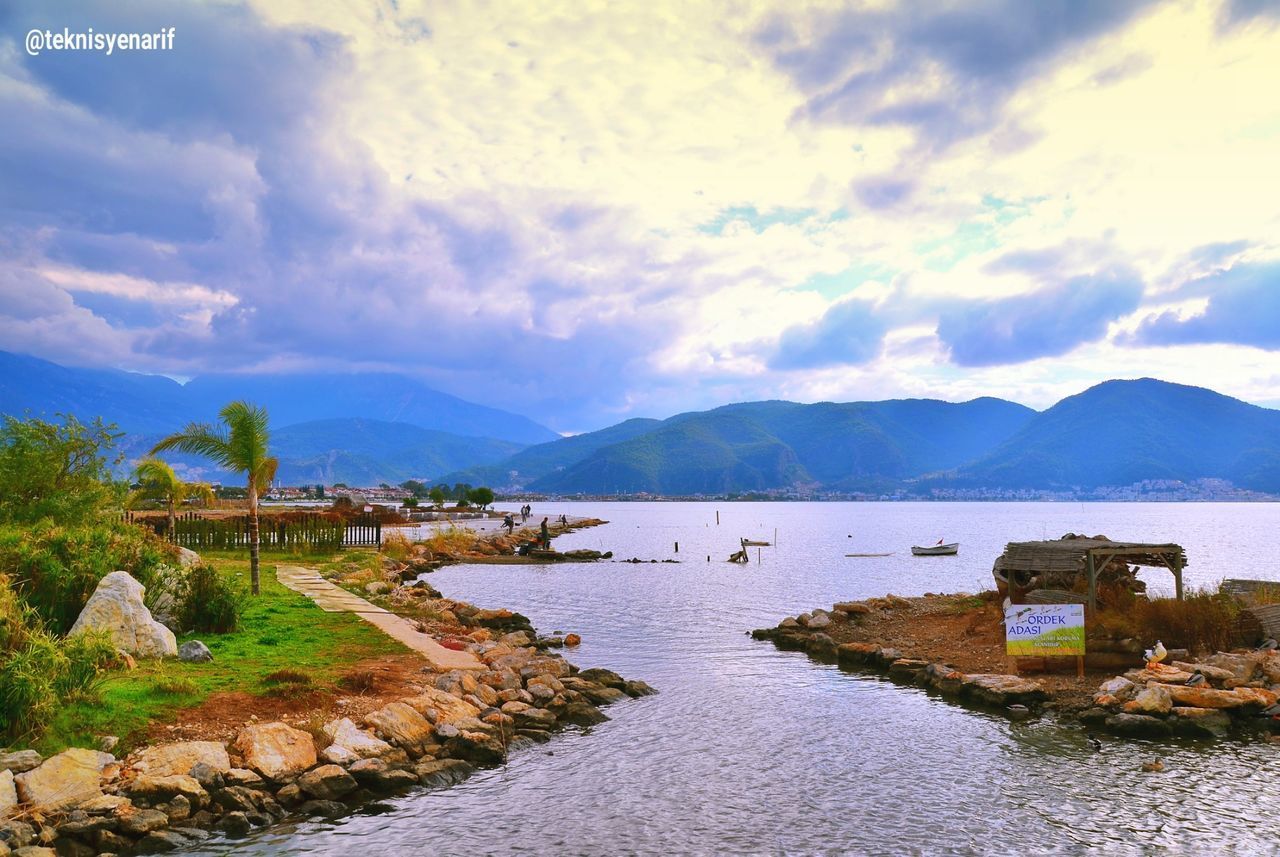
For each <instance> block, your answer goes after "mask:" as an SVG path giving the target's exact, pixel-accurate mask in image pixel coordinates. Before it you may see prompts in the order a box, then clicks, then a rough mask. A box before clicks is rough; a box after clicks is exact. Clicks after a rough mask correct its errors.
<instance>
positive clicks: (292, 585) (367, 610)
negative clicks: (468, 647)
mask: <svg viewBox="0 0 1280 857" xmlns="http://www.w3.org/2000/svg"><path fill="white" fill-rule="evenodd" d="M276 579H277V580H279V581H280V582H281V583H282V584H284V585H285V586H287V587H288V588H289V589H292V590H293V591H294V592H298V593H301V594H302V595H305V596H307V597H308V598H310V599H311V600H312V601H314V602H315V603H316V606H318V607H319V608H320V609H321V610H323V611H324V612H326V613H354V614H356V615H357V616H359V617H360V618H361V619H363V620H364V621H366V622H368V623H369V624H370V625H373V626H375V627H376V628H378V629H379V630H380V631H382V632H383V633H384V634H386V635H387V636H388V637H393V638H395V639H396V640H399V641H400V642H402V643H404V644H405V645H406V646H408V647H409V648H411V649H413V650H414V651H415V652H418V653H420V654H421V655H422V656H423V657H425V658H426V659H427V661H428V662H429V663H430V664H431V666H432V667H433V668H434V669H437V670H442V671H448V670H482V669H485V665H484V664H483V663H481V662H480V659H479V658H477V657H476V656H475V655H473V654H471V653H470V652H458V651H454V650H453V649H446V648H445V647H444V646H442V645H440V644H439V643H437V642H436V641H435V639H434V638H433V637H432V636H431V635H430V634H424V633H422V632H421V631H419V630H418V629H417V625H416V623H415V622H413V621H412V620H410V619H406V618H404V617H403V616H397V615H396V614H395V613H392V612H390V611H389V610H383V609H382V608H381V607H379V606H377V605H376V604H370V603H369V602H368V601H365V600H364V599H363V598H361V597H360V596H359V595H353V594H351V593H350V592H348V591H347V590H345V589H343V588H342V587H340V586H336V585H335V584H333V583H330V582H329V581H327V580H325V579H324V578H323V577H321V576H320V572H318V571H316V570H315V569H314V568H304V567H302V566H300V565H277V566H276Z"/></svg>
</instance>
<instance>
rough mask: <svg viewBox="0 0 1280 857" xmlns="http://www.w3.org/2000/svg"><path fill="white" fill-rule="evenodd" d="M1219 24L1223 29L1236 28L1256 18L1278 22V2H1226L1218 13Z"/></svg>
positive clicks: (1235, 0) (1279, 13)
mask: <svg viewBox="0 0 1280 857" xmlns="http://www.w3.org/2000/svg"><path fill="white" fill-rule="evenodd" d="M1219 15H1220V16H1219V24H1220V26H1221V27H1223V28H1224V29H1226V28H1231V27H1238V26H1241V25H1243V24H1248V23H1249V22H1251V21H1253V20H1255V19H1257V18H1266V19H1269V20H1270V22H1271V23H1275V22H1277V21H1280V0H1226V2H1224V3H1223V4H1222V11H1221V12H1220V13H1219Z"/></svg>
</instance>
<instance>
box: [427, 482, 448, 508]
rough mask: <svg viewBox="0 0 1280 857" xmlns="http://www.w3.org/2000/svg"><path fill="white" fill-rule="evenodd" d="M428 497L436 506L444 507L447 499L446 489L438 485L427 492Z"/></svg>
mask: <svg viewBox="0 0 1280 857" xmlns="http://www.w3.org/2000/svg"><path fill="white" fill-rule="evenodd" d="M427 496H428V497H430V498H431V502H432V504H434V505H436V506H443V505H444V499H445V497H444V489H443V488H441V487H440V486H439V485H437V486H436V487H434V488H432V489H431V490H430V491H429V492H427Z"/></svg>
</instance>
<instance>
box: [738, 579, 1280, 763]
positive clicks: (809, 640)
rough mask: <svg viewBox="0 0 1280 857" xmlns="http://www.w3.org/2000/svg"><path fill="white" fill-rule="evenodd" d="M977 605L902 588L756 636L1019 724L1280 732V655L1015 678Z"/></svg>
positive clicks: (1202, 733)
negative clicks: (1044, 721)
mask: <svg viewBox="0 0 1280 857" xmlns="http://www.w3.org/2000/svg"><path fill="white" fill-rule="evenodd" d="M973 600H974V596H927V597H924V598H899V597H897V596H893V595H890V596H886V597H884V598H875V599H869V600H867V601H852V602H843V603H839V604H835V605H833V606H832V607H831V608H830V609H825V608H819V609H815V610H813V611H811V612H807V613H802V614H800V615H798V616H793V617H788V618H786V619H783V620H782V622H780V623H779V624H778V626H777V627H774V628H761V629H757V630H755V631H752V632H751V635H752V637H754V638H755V639H757V640H768V641H771V642H773V643H774V645H776V646H777V647H778V648H780V649H784V650H789V651H803V652H805V653H807V654H808V655H809V656H810V657H811V658H813V659H814V660H817V661H820V662H824V663H834V664H838V665H839V666H840V667H841V668H844V669H850V670H859V671H871V672H875V673H878V674H881V675H885V676H887V677H888V678H889V679H890V680H893V681H897V682H900V683H903V684H910V685H914V686H917V687H922V688H925V689H928V690H930V691H933V692H937V693H939V694H941V695H942V696H943V697H945V698H947V699H949V700H952V701H954V702H957V703H961V704H965V705H970V706H975V707H981V708H985V709H989V710H994V711H999V712H1001V713H1003V714H1004V715H1006V716H1008V717H1010V718H1011V719H1014V720H1026V719H1029V718H1032V717H1037V716H1041V715H1045V714H1054V715H1056V716H1058V717H1060V718H1062V719H1064V720H1070V721H1073V722H1080V723H1082V724H1084V725H1086V726H1087V727H1089V728H1091V729H1099V730H1104V731H1107V732H1110V733H1113V734H1115V735H1118V736H1122V737H1128V738H1146V739H1167V738H1175V737H1186V738H1222V737H1227V736H1233V737H1243V738H1248V737H1254V736H1257V737H1263V736H1266V737H1270V736H1272V735H1273V733H1280V704H1277V702H1278V700H1280V652H1277V651H1274V650H1268V649H1261V650H1238V651H1233V652H1217V653H1214V654H1212V655H1206V656H1204V657H1201V658H1198V659H1192V658H1191V657H1190V655H1188V654H1187V653H1186V652H1185V651H1176V652H1171V653H1170V655H1169V660H1170V661H1171V663H1169V664H1167V665H1166V664H1144V663H1143V661H1142V658H1141V656H1140V655H1139V654H1130V655H1129V656H1128V657H1129V663H1130V664H1131V665H1132V668H1131V669H1129V670H1127V671H1126V672H1125V673H1124V674H1123V675H1119V676H1113V677H1105V676H1099V675H1097V674H1094V675H1092V676H1086V677H1085V678H1083V679H1080V678H1077V677H1076V676H1075V675H1074V674H1070V675H1043V676H1037V677H1036V678H1031V677H1028V676H1026V675H1013V674H1009V673H1008V672H1007V670H1006V671H1004V672H1000V671H996V670H991V669H983V667H989V666H990V665H995V664H999V663H1001V662H1002V661H1003V662H1006V663H1007V661H1004V659H1003V658H1002V657H1001V648H1000V647H1002V645H1003V643H1002V638H1000V637H999V635H998V633H994V632H993V629H992V628H991V627H990V622H989V620H988V619H987V618H984V613H983V612H982V610H981V608H980V607H974V606H972V605H970V602H972V601H973ZM966 605H969V606H966ZM997 643H998V645H999V646H1000V647H997ZM1107 654H1108V655H1109V656H1114V655H1115V654H1116V653H1115V652H1108V653H1107ZM975 667H976V668H975ZM1100 678H1101V679H1102V681H1101V684H1100V685H1099V679H1100Z"/></svg>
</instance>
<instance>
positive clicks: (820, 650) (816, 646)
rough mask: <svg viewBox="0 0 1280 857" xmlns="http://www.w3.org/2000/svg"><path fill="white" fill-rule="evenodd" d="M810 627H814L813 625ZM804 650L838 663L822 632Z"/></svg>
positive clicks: (834, 647)
mask: <svg viewBox="0 0 1280 857" xmlns="http://www.w3.org/2000/svg"><path fill="white" fill-rule="evenodd" d="M815 621H816V620H815ZM810 627H814V626H812V625H811V626H810ZM804 649H805V651H806V652H808V653H809V656H810V657H812V658H814V659H816V660H820V661H827V662H828V663H835V662H836V641H835V640H833V639H831V637H830V636H828V635H827V634H824V633H822V632H821V631H819V632H818V633H816V634H814V635H812V636H811V637H809V640H808V642H807V643H805V646H804ZM606 689H607V690H614V692H615V693H617V692H619V691H617V690H615V689H614V688H606ZM595 701H596V702H601V701H602V700H598V699H597V700H595Z"/></svg>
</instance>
